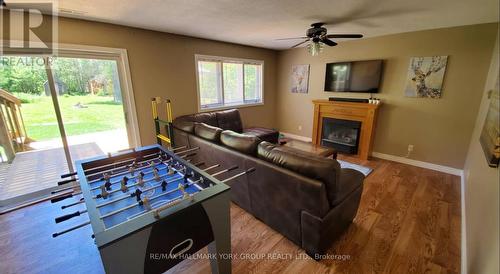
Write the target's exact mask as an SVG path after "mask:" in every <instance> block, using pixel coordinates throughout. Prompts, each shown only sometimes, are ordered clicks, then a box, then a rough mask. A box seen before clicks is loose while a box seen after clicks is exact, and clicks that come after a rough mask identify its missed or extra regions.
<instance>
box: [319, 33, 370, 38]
mask: <svg viewBox="0 0 500 274" xmlns="http://www.w3.org/2000/svg"><path fill="white" fill-rule="evenodd" d="M326 37H328V38H363V35H362V34H327V35H326Z"/></svg>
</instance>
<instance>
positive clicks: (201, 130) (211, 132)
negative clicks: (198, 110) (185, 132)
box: [194, 123, 222, 143]
mask: <svg viewBox="0 0 500 274" xmlns="http://www.w3.org/2000/svg"><path fill="white" fill-rule="evenodd" d="M221 132H222V129H220V128H218V127H213V126H210V125H207V124H205V123H195V124H194V134H195V135H196V136H198V137H201V138H203V139H205V140H208V141H212V142H216V143H218V142H219V141H220V133H221Z"/></svg>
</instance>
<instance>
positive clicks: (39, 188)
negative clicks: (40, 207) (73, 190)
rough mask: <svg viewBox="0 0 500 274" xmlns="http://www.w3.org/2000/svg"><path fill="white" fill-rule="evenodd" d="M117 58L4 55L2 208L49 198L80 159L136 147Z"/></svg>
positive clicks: (0, 71) (0, 76)
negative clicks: (62, 175) (25, 201)
mask: <svg viewBox="0 0 500 274" xmlns="http://www.w3.org/2000/svg"><path fill="white" fill-rule="evenodd" d="M124 77H125V75H124V72H123V67H122V66H120V59H119V58H118V57H117V56H102V55H100V54H96V55H94V56H93V55H92V54H88V53H81V52H78V51H71V52H69V51H68V52H63V53H62V54H60V56H59V57H44V56H35V55H29V54H24V55H15V54H12V55H8V56H2V64H0V89H1V90H0V110H1V111H0V114H1V115H0V133H1V134H0V141H1V143H0V146H1V148H0V154H1V159H2V163H1V165H0V206H4V205H8V204H9V203H19V202H22V201H23V200H29V199H33V198H36V197H38V196H41V195H45V194H48V193H49V192H50V190H53V189H55V188H56V187H57V181H58V180H60V177H59V176H60V175H61V174H63V173H67V172H72V171H73V163H74V161H75V160H79V159H83V158H88V157H94V156H97V155H102V154H104V153H109V152H114V151H118V150H122V149H126V148H129V147H132V146H135V145H137V142H136V141H137V140H136V138H135V136H131V134H130V133H131V132H132V130H133V128H134V126H132V125H131V123H130V121H128V120H127V114H128V113H130V112H131V111H132V110H131V109H130V106H131V105H132V104H131V102H130V100H127V99H130V97H131V96H130V94H126V93H124V92H123V90H124V83H123V79H124Z"/></svg>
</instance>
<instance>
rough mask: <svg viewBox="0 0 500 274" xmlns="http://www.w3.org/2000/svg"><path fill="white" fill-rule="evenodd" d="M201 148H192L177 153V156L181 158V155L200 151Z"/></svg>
mask: <svg viewBox="0 0 500 274" xmlns="http://www.w3.org/2000/svg"><path fill="white" fill-rule="evenodd" d="M199 149H200V147H193V148H190V149H186V150H183V151H179V152H176V153H175V154H176V155H178V156H180V154H184V153H187V152H192V151H196V150H199Z"/></svg>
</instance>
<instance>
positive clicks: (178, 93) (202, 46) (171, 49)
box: [0, 18, 277, 145]
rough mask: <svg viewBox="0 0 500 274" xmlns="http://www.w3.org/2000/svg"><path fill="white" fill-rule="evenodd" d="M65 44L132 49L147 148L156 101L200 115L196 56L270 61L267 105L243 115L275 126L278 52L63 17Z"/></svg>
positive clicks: (247, 122)
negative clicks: (159, 98)
mask: <svg viewBox="0 0 500 274" xmlns="http://www.w3.org/2000/svg"><path fill="white" fill-rule="evenodd" d="M0 39H2V37H0ZM59 42H60V43H68V44H81V45H92V46H101V47H114V48H125V49H127V51H128V57H129V63H130V70H131V76H132V84H133V89H134V96H135V103H136V108H137V115H138V120H139V130H140V136H141V139H142V143H143V144H144V145H146V144H151V143H153V142H155V138H154V136H155V134H154V125H153V120H152V118H151V98H152V97H155V96H162V97H166V98H170V99H171V100H172V102H173V112H174V116H178V115H182V114H189V113H195V112H197V99H196V98H197V94H196V93H197V91H196V74H195V63H194V55H195V54H206V55H217V56H226V57H238V58H248V59H257V60H264V74H265V75H264V93H265V97H264V102H265V104H264V105H263V106H255V107H246V108H241V114H242V119H243V123H244V125H245V126H252V125H261V126H267V127H273V126H274V125H275V121H274V117H275V108H274V105H275V100H276V99H275V97H276V96H275V85H276V82H275V75H276V58H277V52H276V51H273V50H267V49H260V48H255V47H248V46H242V45H236V44H230V43H223V42H216V41H211V40H205V39H197V38H191V37H186V36H180V35H173V34H168V33H162V32H155V31H148V30H143V29H137V28H130V27H123V26H117V25H112V24H105V23H97V22H91V21H84V20H74V19H67V18H60V19H59Z"/></svg>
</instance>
